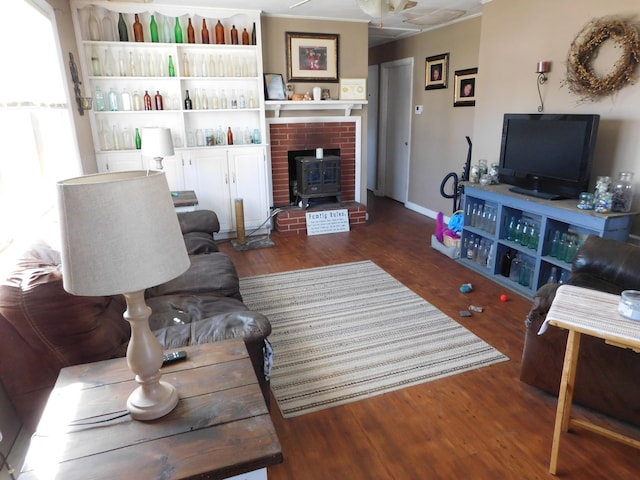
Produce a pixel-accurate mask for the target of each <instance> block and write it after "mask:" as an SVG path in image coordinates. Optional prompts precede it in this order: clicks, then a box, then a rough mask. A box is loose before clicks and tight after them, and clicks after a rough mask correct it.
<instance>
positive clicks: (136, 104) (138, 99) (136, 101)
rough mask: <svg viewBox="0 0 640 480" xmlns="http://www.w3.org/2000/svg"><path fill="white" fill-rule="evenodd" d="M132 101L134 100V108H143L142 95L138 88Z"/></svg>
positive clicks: (136, 109) (138, 109)
mask: <svg viewBox="0 0 640 480" xmlns="http://www.w3.org/2000/svg"><path fill="white" fill-rule="evenodd" d="M132 102H133V109H134V110H135V111H136V112H138V111H140V110H142V97H141V96H140V94H139V93H138V91H137V90H134V92H133V97H132Z"/></svg>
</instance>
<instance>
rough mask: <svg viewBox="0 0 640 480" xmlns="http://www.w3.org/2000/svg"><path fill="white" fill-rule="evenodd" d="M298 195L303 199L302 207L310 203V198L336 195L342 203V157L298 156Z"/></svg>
mask: <svg viewBox="0 0 640 480" xmlns="http://www.w3.org/2000/svg"><path fill="white" fill-rule="evenodd" d="M296 188H297V196H298V197H299V198H300V199H301V200H302V207H303V208H306V207H307V206H308V205H309V199H310V198H319V197H332V196H335V197H336V199H337V200H338V202H339V203H340V205H342V192H341V189H340V188H341V184H340V157H339V156H338V155H326V156H324V157H323V158H316V157H315V156H300V157H296Z"/></svg>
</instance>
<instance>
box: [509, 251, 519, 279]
mask: <svg viewBox="0 0 640 480" xmlns="http://www.w3.org/2000/svg"><path fill="white" fill-rule="evenodd" d="M521 263H522V259H521V257H520V254H519V253H518V254H516V257H515V258H514V259H513V260H512V261H511V268H510V269H509V280H511V281H512V282H516V283H519V282H520V265H521Z"/></svg>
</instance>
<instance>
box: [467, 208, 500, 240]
mask: <svg viewBox="0 0 640 480" xmlns="http://www.w3.org/2000/svg"><path fill="white" fill-rule="evenodd" d="M467 219H468V225H470V226H472V227H475V228H478V229H480V230H484V231H485V232H488V233H490V234H492V235H493V234H494V233H496V224H497V223H498V207H496V206H493V205H487V204H482V203H470V202H469V203H467Z"/></svg>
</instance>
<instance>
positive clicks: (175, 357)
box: [162, 350, 187, 367]
mask: <svg viewBox="0 0 640 480" xmlns="http://www.w3.org/2000/svg"><path fill="white" fill-rule="evenodd" d="M185 358H187V352H185V351H184V350H180V351H178V352H171V353H167V354H166V355H164V357H163V358H162V366H163V367H164V366H165V365H167V364H169V363H173V362H179V361H180V360H184V359H185Z"/></svg>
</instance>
